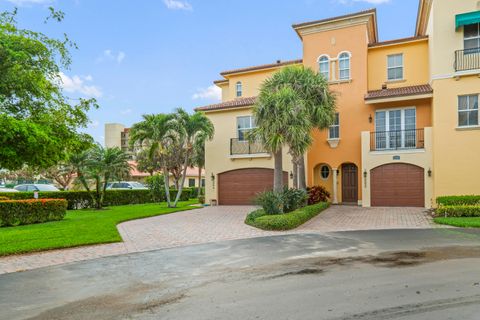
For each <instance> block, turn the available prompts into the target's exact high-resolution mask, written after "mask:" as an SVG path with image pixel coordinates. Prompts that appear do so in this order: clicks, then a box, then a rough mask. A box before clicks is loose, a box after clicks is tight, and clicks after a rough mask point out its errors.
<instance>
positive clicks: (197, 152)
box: [192, 134, 207, 196]
mask: <svg viewBox="0 0 480 320" xmlns="http://www.w3.org/2000/svg"><path fill="white" fill-rule="evenodd" d="M206 140H207V137H206V135H205V134H201V135H199V136H198V139H197V140H196V141H195V144H194V145H193V159H192V164H193V165H194V166H197V168H198V191H197V195H198V196H201V195H202V169H203V168H204V167H205V142H206Z"/></svg>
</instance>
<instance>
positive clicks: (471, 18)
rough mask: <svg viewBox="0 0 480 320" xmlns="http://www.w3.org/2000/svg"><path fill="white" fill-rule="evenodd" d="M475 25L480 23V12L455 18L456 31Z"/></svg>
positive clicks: (459, 15) (458, 15)
mask: <svg viewBox="0 0 480 320" xmlns="http://www.w3.org/2000/svg"><path fill="white" fill-rule="evenodd" d="M474 23H480V11H474V12H468V13H462V14H457V15H456V16H455V28H456V29H458V28H460V27H463V26H466V25H469V24H474Z"/></svg>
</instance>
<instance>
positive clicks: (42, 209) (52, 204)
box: [0, 199, 67, 227]
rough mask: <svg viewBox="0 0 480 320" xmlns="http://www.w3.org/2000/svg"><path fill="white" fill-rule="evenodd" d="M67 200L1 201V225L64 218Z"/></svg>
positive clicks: (16, 224) (15, 224)
mask: <svg viewBox="0 0 480 320" xmlns="http://www.w3.org/2000/svg"><path fill="white" fill-rule="evenodd" d="M66 213H67V201H65V200H62V199H40V200H35V199H31V200H4V201H0V227H6V226H18V225H22V224H33V223H42V222H47V221H56V220H62V219H63V217H65V214H66Z"/></svg>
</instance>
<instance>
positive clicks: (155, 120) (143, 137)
mask: <svg viewBox="0 0 480 320" xmlns="http://www.w3.org/2000/svg"><path fill="white" fill-rule="evenodd" d="M177 138H178V134H176V132H175V130H174V127H173V116H172V115H170V114H163V113H160V114H150V115H143V121H141V122H139V123H136V124H135V125H133V127H132V129H131V130H130V144H131V145H134V144H135V143H139V144H140V145H141V146H143V147H144V148H145V149H147V150H148V154H149V157H150V158H151V159H154V158H155V157H158V158H159V159H160V164H161V167H162V171H163V176H164V177H165V178H164V179H163V180H164V188H165V197H166V200H167V205H168V207H171V206H172V205H171V200H170V187H169V169H168V157H169V156H170V153H171V152H172V149H171V146H172V145H173V144H174V142H175V139H177Z"/></svg>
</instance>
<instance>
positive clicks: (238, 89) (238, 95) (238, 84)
mask: <svg viewBox="0 0 480 320" xmlns="http://www.w3.org/2000/svg"><path fill="white" fill-rule="evenodd" d="M236 92H237V97H241V96H242V82H240V81H238V82H237V85H236Z"/></svg>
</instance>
